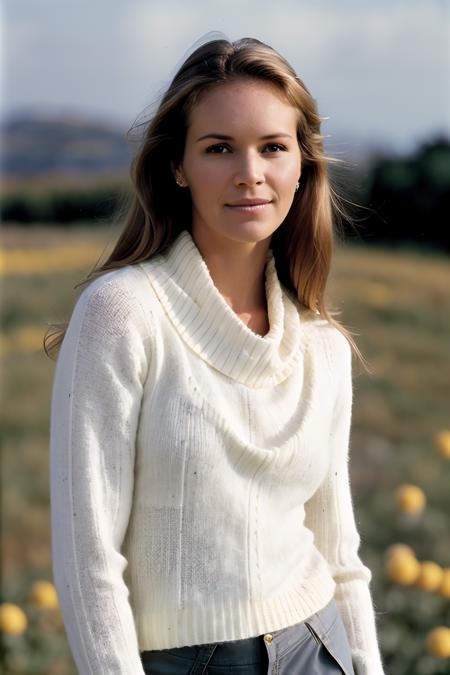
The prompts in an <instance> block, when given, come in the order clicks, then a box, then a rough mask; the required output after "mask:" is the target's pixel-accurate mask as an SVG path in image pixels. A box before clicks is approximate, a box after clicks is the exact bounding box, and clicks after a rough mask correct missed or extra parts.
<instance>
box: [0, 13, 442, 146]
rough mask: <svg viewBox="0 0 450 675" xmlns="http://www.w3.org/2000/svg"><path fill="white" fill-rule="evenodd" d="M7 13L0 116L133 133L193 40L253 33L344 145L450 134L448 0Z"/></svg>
mask: <svg viewBox="0 0 450 675" xmlns="http://www.w3.org/2000/svg"><path fill="white" fill-rule="evenodd" d="M0 18H1V37H2V45H3V47H2V51H1V56H2V68H1V110H0V112H1V115H2V116H3V117H4V116H6V115H10V114H11V113H14V112H17V111H24V110H29V109H33V110H41V109H42V110H43V111H45V112H64V113H66V114H70V113H75V114H82V115H87V116H93V117H94V118H95V119H101V120H104V121H105V122H113V123H117V124H118V125H119V126H120V127H123V128H124V129H128V128H129V127H130V126H131V125H132V124H133V122H134V121H135V120H136V118H137V117H138V116H139V115H141V114H142V112H143V111H144V110H145V109H146V108H147V107H148V106H149V105H151V104H152V103H153V102H154V100H155V98H157V97H158V96H159V95H161V93H162V91H163V90H164V89H165V88H166V87H167V86H168V84H169V83H170V80H171V79H172V77H173V76H174V74H175V72H176V70H177V68H178V67H179V66H180V65H181V63H182V62H183V60H184V59H185V58H186V57H187V56H188V54H189V53H190V52H191V51H193V49H194V48H195V47H196V46H198V45H199V44H200V43H204V42H206V41H207V40H208V39H214V38H216V37H226V38H228V39H230V40H235V39H238V38H240V37H244V36H250V37H256V38H258V39H259V40H262V41H263V42H267V43H268V44H270V45H271V46H272V47H274V48H275V49H276V50H277V51H279V52H280V53H281V54H282V55H283V56H284V57H285V58H287V59H288V61H289V62H290V63H291V65H292V66H293V67H294V68H295V70H296V72H297V74H298V75H299V76H300V77H301V79H302V80H303V81H304V82H305V84H306V86H307V87H308V89H309V90H310V92H311V93H312V95H313V96H314V98H315V99H316V101H317V104H318V108H319V113H320V115H322V116H323V117H327V118H328V119H327V120H326V121H324V122H323V124H322V133H323V134H324V135H325V137H328V138H329V139H330V141H331V142H332V143H334V148H335V149H336V150H337V151H338V150H339V147H342V148H343V149H344V151H345V147H347V146H346V144H348V142H350V143H351V142H354V143H358V142H359V140H363V141H364V142H369V143H371V144H373V145H374V146H376V145H377V144H378V145H384V146H386V147H388V148H390V147H391V148H392V149H397V150H399V151H408V150H410V149H413V148H414V147H416V146H417V145H418V144H419V143H420V142H422V141H426V140H428V139H429V138H430V137H431V136H434V135H436V134H438V133H444V134H446V135H447V136H450V0H339V1H336V0H309V1H306V0H277V1H275V0H270V1H268V0H257V1H256V0H3V4H2V5H1V12H0ZM349 139H350V140H349ZM340 144H341V145H340Z"/></svg>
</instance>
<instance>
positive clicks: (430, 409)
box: [0, 225, 450, 675]
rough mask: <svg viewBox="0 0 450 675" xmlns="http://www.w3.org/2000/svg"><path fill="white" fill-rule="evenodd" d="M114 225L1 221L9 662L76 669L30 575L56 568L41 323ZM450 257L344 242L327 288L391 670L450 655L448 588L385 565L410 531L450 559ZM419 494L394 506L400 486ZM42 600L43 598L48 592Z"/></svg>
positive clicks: (366, 546)
mask: <svg viewBox="0 0 450 675" xmlns="http://www.w3.org/2000/svg"><path fill="white" fill-rule="evenodd" d="M116 237H117V232H116V231H115V230H114V229H113V228H109V227H107V228H102V229H99V228H90V227H88V226H83V227H81V226H79V227H72V228H70V229H63V228H57V227H51V228H50V227H33V228H29V229H28V228H20V227H13V226H7V225H4V226H3V228H2V232H1V240H2V248H3V254H2V266H1V268H0V276H1V282H2V283H1V287H2V290H1V307H2V318H1V321H2V323H1V336H0V346H1V350H2V357H1V383H2V404H1V413H0V414H1V418H2V425H1V434H2V448H3V449H2V500H1V503H2V511H3V513H2V521H1V522H2V549H3V550H2V556H3V561H2V576H3V579H2V588H3V592H2V595H3V597H2V601H3V602H10V603H14V604H15V605H17V606H19V607H21V608H22V609H23V610H24V612H25V614H26V617H27V628H26V630H24V631H23V632H20V633H18V634H8V635H6V636H4V637H5V648H6V649H7V651H8V666H7V668H6V669H5V673H7V674H8V675H13V674H16V673H17V674H18V673H22V674H23V675H25V674H30V675H31V673H33V675H40V674H41V673H42V674H43V673H46V674H48V675H72V674H74V673H75V669H74V665H73V661H72V658H71V656H70V653H69V650H68V646H67V641H66V639H65V635H64V629H63V625H62V622H61V618H60V616H59V613H58V612H57V610H52V609H50V608H48V607H47V608H46V609H45V608H43V607H38V606H36V603H34V604H33V602H32V601H31V600H30V592H31V590H30V589H32V587H33V584H34V583H35V582H36V581H42V580H47V581H52V572H51V561H50V523H49V481H48V470H49V467H48V427H49V413H50V396H51V385H52V377H53V372H54V362H53V361H52V360H50V359H49V358H48V357H47V356H46V355H45V353H44V351H43V348H42V340H43V336H44V333H45V331H46V330H47V324H51V323H53V322H65V321H67V320H68V318H69V316H70V312H71V309H72V307H73V304H74V302H75V299H76V296H77V292H76V291H75V290H74V286H75V284H77V283H78V282H80V281H81V280H82V279H84V278H85V276H86V275H87V273H88V272H89V270H90V269H91V268H93V267H94V265H96V264H97V262H99V260H100V259H101V260H104V259H105V258H106V253H107V251H108V249H109V248H110V247H112V245H113V243H114V241H115V238H116ZM449 263H450V261H449V259H448V257H446V256H444V255H439V254H429V253H428V254H424V253H421V252H420V251H417V250H403V251H391V250H389V249H383V248H380V247H373V248H368V247H364V246H362V245H357V244H350V243H347V244H345V245H344V244H341V245H340V246H339V247H338V249H337V251H336V255H335V259H334V264H333V271H332V275H331V278H330V283H329V292H328V296H329V299H330V300H332V302H333V304H334V305H337V306H339V307H340V308H341V309H342V313H341V315H340V316H339V317H338V318H339V320H340V321H341V322H342V323H343V324H344V325H345V326H346V327H347V328H349V329H350V330H351V331H352V333H353V335H354V337H355V339H356V341H357V344H358V346H359V348H360V349H361V351H362V353H363V354H364V356H365V357H366V359H367V360H368V363H369V365H370V368H371V371H372V374H370V375H369V374H367V373H366V372H365V371H364V370H363V369H362V367H361V366H359V364H358V362H357V361H356V360H354V391H355V399H354V400H355V403H354V409H353V426H352V438H351V477H352V486H353V495H354V504H355V511H356V517H357V522H358V525H359V530H360V534H361V548H360V555H361V558H362V559H363V560H364V561H365V563H366V564H367V565H368V566H369V567H370V568H371V569H372V571H373V581H372V585H371V588H372V593H373V597H374V604H375V609H376V615H377V625H378V627H379V635H380V642H381V647H382V652H383V657H384V661H385V664H386V670H387V672H388V673H389V675H426V674H427V673H429V674H434V675H438V674H439V675H443V674H444V673H448V672H449V670H448V668H449V665H448V664H449V659H442V658H438V657H437V656H434V655H432V654H430V653H429V652H428V651H427V649H426V646H425V639H426V636H427V634H428V633H429V632H430V631H431V630H432V629H433V628H435V627H437V626H450V608H449V599H448V597H443V596H441V595H439V594H437V593H433V592H430V591H429V590H424V589H421V588H418V587H415V586H413V585H409V586H404V585H401V584H399V583H396V582H394V581H393V580H392V579H391V578H389V577H388V575H387V573H386V569H385V552H386V550H387V548H388V547H389V546H390V545H391V544H393V543H397V542H402V543H405V544H408V545H409V546H410V547H411V548H412V549H413V550H414V552H415V554H416V556H417V559H418V560H420V561H434V562H435V563H437V564H438V565H440V566H441V567H443V568H446V567H449V566H450V546H449V542H450V517H449V516H450V490H449V478H450V460H449V459H448V458H447V457H445V456H444V455H443V454H442V453H440V452H438V449H437V443H436V437H437V434H438V433H439V432H442V431H445V430H449V429H450V415H449V402H450V378H449V363H450V339H449V337H450V293H449V288H450V264H449ZM402 484H413V485H416V486H419V487H420V488H421V489H422V490H423V492H424V494H425V495H426V505H425V507H424V509H423V510H421V511H420V512H418V513H416V514H415V515H411V514H408V513H405V512H404V511H401V510H400V509H399V508H398V505H397V504H396V501H395V498H394V495H395V491H396V489H397V487H398V486H400V485H402ZM44 604H45V603H44Z"/></svg>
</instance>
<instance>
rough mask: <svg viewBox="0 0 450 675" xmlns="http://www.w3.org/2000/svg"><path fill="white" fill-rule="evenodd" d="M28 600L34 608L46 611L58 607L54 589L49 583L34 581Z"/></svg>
mask: <svg viewBox="0 0 450 675" xmlns="http://www.w3.org/2000/svg"><path fill="white" fill-rule="evenodd" d="M30 600H31V602H32V603H33V605H36V607H45V608H46V609H56V608H57V607H59V603H58V595H57V593H56V589H55V587H54V585H53V584H52V583H51V582H50V581H35V582H34V584H33V585H32V587H31V593H30Z"/></svg>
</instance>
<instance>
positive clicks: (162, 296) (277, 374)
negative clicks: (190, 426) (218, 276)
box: [141, 230, 309, 387]
mask: <svg viewBox="0 0 450 675" xmlns="http://www.w3.org/2000/svg"><path fill="white" fill-rule="evenodd" d="M141 266H142V267H143V268H144V269H145V270H146V271H148V273H149V274H150V275H151V278H152V283H153V285H154V288H155V290H156V292H157V294H158V298H159V300H160V302H161V304H162V305H163V306H164V308H165V310H166V312H167V314H168V315H169V317H170V319H171V321H172V322H173V325H174V326H175V328H176V329H177V330H178V332H179V333H180V335H181V336H182V337H183V339H184V340H185V342H186V343H187V344H188V345H189V347H190V348H191V349H193V350H194V351H195V352H196V353H197V354H198V355H199V356H200V357H201V358H202V359H204V360H205V361H206V362H207V363H209V364H210V365H211V366H213V367H214V368H216V369H217V370H220V371H221V372H222V373H223V374H224V375H227V376H228V377H230V378H232V379H234V380H235V381H237V382H241V383H242V384H246V385H247V386H249V387H262V386H270V385H275V384H278V383H279V382H282V381H283V380H284V379H286V377H287V376H288V375H289V374H290V373H291V372H292V371H293V369H294V368H295V367H296V366H297V364H298V362H299V360H300V359H301V358H302V348H301V347H302V340H301V331H300V313H299V303H298V302H296V301H295V300H294V298H293V294H292V293H290V292H288V291H287V290H286V289H285V288H284V287H283V286H282V285H281V284H280V282H279V279H278V275H277V271H276V265H275V258H274V256H273V252H272V249H270V248H269V250H268V253H267V257H266V265H265V291H266V298H267V312H268V319H269V325H270V330H269V332H268V333H267V334H266V335H264V336H261V335H258V334H257V333H255V332H254V331H253V330H251V329H250V328H249V327H248V326H247V325H246V324H245V323H244V322H243V321H242V320H241V319H240V318H239V316H238V315H237V314H236V313H235V312H234V310H233V309H232V308H231V307H230V306H229V304H228V303H227V302H226V301H225V299H224V298H223V296H222V295H221V293H220V292H219V290H218V289H217V287H216V286H215V284H214V282H213V280H212V278H211V274H210V272H209V269H208V266H207V264H206V262H205V260H204V259H203V257H202V255H201V253H200V251H199V249H198V248H197V246H196V244H195V242H194V240H193V239H192V236H191V234H190V233H189V232H188V231H187V230H182V232H181V234H180V235H179V236H178V238H177V239H176V240H175V242H174V243H173V244H172V246H171V247H170V248H169V250H168V251H167V252H166V253H164V254H162V255H160V256H158V259H156V260H151V261H150V262H148V263H144V264H142V265H141ZM150 270H151V272H150ZM306 312H308V313H309V310H305V313H306ZM305 320H306V319H305Z"/></svg>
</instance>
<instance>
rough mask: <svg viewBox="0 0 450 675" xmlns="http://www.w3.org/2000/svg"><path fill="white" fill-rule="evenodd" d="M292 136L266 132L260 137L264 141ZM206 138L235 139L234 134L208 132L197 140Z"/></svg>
mask: <svg viewBox="0 0 450 675" xmlns="http://www.w3.org/2000/svg"><path fill="white" fill-rule="evenodd" d="M281 137H283V138H292V136H291V135H290V134H284V133H281V132H280V133H278V134H266V135H265V136H261V138H260V139H259V140H260V141H264V140H266V139H268V138H281ZM205 138H218V139H219V140H221V141H234V138H233V136H227V135H226V134H214V133H213V134H206V135H205V136H200V138H197V140H196V141H195V142H196V143H198V142H199V141H203V140H204V139H205Z"/></svg>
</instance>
